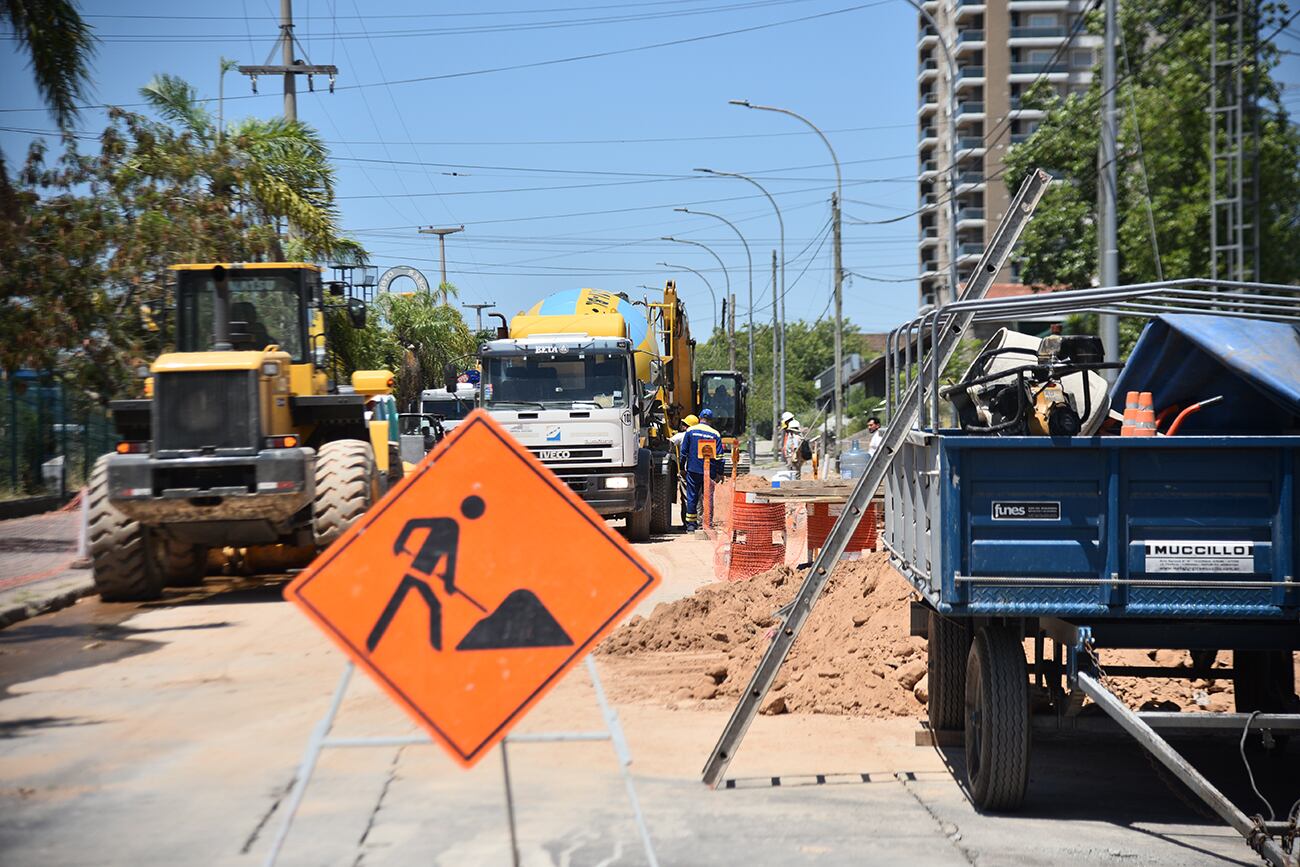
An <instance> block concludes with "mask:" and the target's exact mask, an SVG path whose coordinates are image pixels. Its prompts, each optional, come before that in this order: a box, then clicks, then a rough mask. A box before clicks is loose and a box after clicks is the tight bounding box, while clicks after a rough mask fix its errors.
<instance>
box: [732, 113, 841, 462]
mask: <svg viewBox="0 0 1300 867" xmlns="http://www.w3.org/2000/svg"><path fill="white" fill-rule="evenodd" d="M730 103H731V104H732V105H739V106H743V107H744V108H752V109H755V110H757V111H774V112H776V113H777V114H784V115H788V116H789V117H792V118H794V119H795V120H797V121H800V122H802V123H803V124H804V125H806V126H807V127H808V128H809V129H811V130H812V131H813V132H815V133H817V136H818V137H819V138H820V139H821V140H822V144H824V145H826V150H828V151H830V153H831V162H832V163H834V165H835V192H834V194H833V195H832V197H831V227H832V234H833V238H834V241H833V244H832V247H831V253H832V256H833V258H834V261H833V262H832V265H831V267H832V270H833V271H834V280H835V452H834V453H835V455H836V456H838V455H839V453H840V438H841V436H842V434H843V432H844V428H843V423H844V408H843V402H844V268H843V267H842V263H843V261H844V252H843V249H842V248H841V243H842V242H841V237H840V203H841V200H842V199H843V197H844V177H843V175H842V174H841V173H840V159H839V157H838V156H836V155H835V148H833V147H831V141H830V139H828V138H827V137H826V134H825V133H824V132H822V131H821V129H820V128H819V127H818V126H817V124H815V123H813V122H812V121H810V120H809V119H808V118H806V117H804V116H803V115H801V114H799V113H798V112H795V111H791V110H790V109H788V108H777V107H776V106H771V105H754V104H753V103H751V102H750V101H749V100H747V99H733V100H730Z"/></svg>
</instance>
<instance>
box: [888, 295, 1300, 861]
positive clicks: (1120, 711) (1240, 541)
mask: <svg viewBox="0 0 1300 867" xmlns="http://www.w3.org/2000/svg"><path fill="white" fill-rule="evenodd" d="M1228 297H1231V296H1228ZM1229 303H1230V302H1229ZM1258 303H1259V304H1260V305H1266V306H1268V307H1270V308H1271V307H1272V306H1274V305H1278V306H1280V305H1282V304H1283V303H1286V304H1294V296H1290V297H1287V298H1271V297H1270V298H1266V299H1265V300H1263V301H1260V302H1258ZM1175 307H1176V306H1175ZM1183 309H1185V308H1183ZM1229 309H1231V308H1229ZM1291 310H1292V312H1294V308H1291ZM1278 318H1280V319H1285V318H1286V317H1278ZM906 342H907V340H906V337H905V338H904V340H903V342H901V343H899V342H896V343H895V346H898V347H903V345H904V343H906ZM900 351H901V349H900ZM1039 360H1040V359H1033V360H1032V362H1031V363H1033V362H1037V361H1039ZM1101 367H1104V365H1101ZM912 370H914V368H913V367H912V366H911V364H910V359H908V358H905V357H902V356H899V357H898V358H897V359H896V360H895V363H893V364H892V365H891V375H893V376H896V377H902V378H906V377H908V376H909V375H914V374H912V373H911V371H912ZM977 372H979V371H977ZM1039 373H1041V371H1039ZM1071 375H1076V376H1081V375H1087V374H1080V373H1079V372H1078V371H1077V370H1076V371H1075V373H1074V374H1071ZM985 379H986V382H984V383H982V385H985V386H987V385H989V384H991V383H996V382H1001V383H1003V384H1005V383H1007V382H1010V381H1011V380H1010V379H1009V378H1008V376H1006V375H1004V376H1002V378H1001V379H994V380H991V381H990V380H988V378H987V377H985ZM967 381H971V380H970V377H968V380H967ZM1061 381H1064V380H1063V379H1062V380H1061ZM1035 388H1037V386H1036V385H1035V384H1034V383H1030V384H1029V387H1028V393H1029V394H1030V396H1031V398H1033V397H1035V391H1034V390H1035ZM935 391H936V392H937V393H938V394H943V395H944V396H946V397H952V396H953V394H954V392H955V391H968V390H964V389H961V388H959V387H957V386H950V387H948V388H946V389H945V388H941V387H938V386H937V385H936V387H935ZM1076 391H1077V389H1076ZM1130 391H1145V392H1151V394H1152V396H1153V403H1154V407H1155V408H1156V409H1167V410H1169V411H1167V412H1164V413H1163V415H1164V417H1163V418H1161V419H1160V421H1159V422H1158V423H1157V429H1156V430H1155V435H1133V436H1125V435H1109V432H1110V431H1114V433H1115V434H1119V433H1120V430H1119V429H1118V428H1119V427H1120V424H1121V423H1120V422H1119V421H1118V419H1116V420H1115V421H1110V422H1109V423H1108V424H1109V428H1107V427H1102V428H1101V430H1102V431H1103V432H1102V433H1099V434H1095V435H1092V436H1083V435H1073V436H1068V435H1064V436H1062V435H1039V436H1035V435H1005V434H1004V433H1003V431H1006V430H1007V428H1006V427H1002V428H1000V429H998V426H999V425H1000V424H1003V421H1002V419H1001V417H998V416H997V414H996V412H990V411H988V407H983V409H984V410H985V412H984V415H983V416H982V417H981V418H982V419H983V420H984V422H987V423H985V424H982V425H981V424H970V425H962V426H951V427H950V426H945V425H943V424H935V421H936V420H939V421H942V420H943V419H944V415H945V413H944V411H943V410H937V411H936V410H934V409H932V410H931V411H930V412H929V413H928V415H929V421H928V423H927V422H926V420H925V418H924V416H925V415H926V413H924V412H923V413H921V417H920V418H919V419H918V421H917V422H916V423H915V424H914V425H912V426H911V428H910V429H909V430H908V432H907V435H906V436H905V437H904V438H903V440H902V442H901V445H900V446H899V447H898V449H897V452H896V454H895V455H894V456H893V459H892V461H891V462H890V465H889V468H888V470H887V471H886V476H885V516H886V518H885V532H884V534H883V538H884V541H885V546H886V547H887V549H888V551H889V554H890V559H891V563H892V564H893V565H894V567H895V568H896V569H897V570H898V571H899V572H900V573H901V574H902V575H903V576H904V577H905V578H906V579H907V580H908V581H909V582H910V583H911V585H912V586H913V587H914V588H915V590H916V591H917V594H918V596H919V601H917V602H916V603H914V607H913V631H914V632H915V633H916V634H922V635H925V636H927V638H928V640H929V683H928V686H929V701H928V705H929V711H928V712H929V722H930V726H931V728H933V729H934V730H936V733H937V734H936V736H937V737H941V736H942V734H943V733H944V732H960V735H952V736H950V737H952V738H954V739H956V740H957V742H959V743H964V746H965V753H966V768H967V777H968V779H967V783H968V785H969V790H970V794H971V797H972V799H973V800H974V802H975V804H976V805H977V806H978V807H980V808H982V809H986V810H1012V809H1015V808H1017V807H1018V806H1020V805H1021V804H1022V802H1023V801H1024V800H1025V798H1026V792H1027V786H1028V779H1029V756H1030V742H1031V730H1033V729H1035V728H1054V729H1057V730H1068V729H1070V728H1072V727H1074V726H1073V725H1072V720H1074V719H1076V718H1077V717H1078V715H1079V713H1080V711H1081V710H1082V709H1083V705H1084V704H1085V697H1086V698H1088V699H1091V700H1092V702H1093V703H1095V704H1096V705H1098V706H1100V708H1101V710H1103V711H1105V712H1106V714H1107V715H1109V716H1110V717H1111V718H1113V719H1114V721H1115V722H1116V723H1118V724H1119V726H1120V727H1121V728H1123V729H1124V730H1125V731H1127V732H1129V733H1130V734H1132V735H1133V736H1134V737H1136V738H1137V739H1138V740H1139V741H1140V742H1141V744H1142V745H1143V746H1144V747H1145V748H1146V749H1147V750H1149V751H1151V752H1152V753H1153V754H1154V756H1155V757H1156V758H1157V759H1159V760H1160V761H1161V762H1162V763H1163V764H1164V765H1165V766H1166V767H1168V768H1169V769H1171V770H1172V771H1173V772H1174V773H1175V774H1176V775H1177V776H1178V777H1179V778H1180V779H1182V780H1183V782H1184V783H1186V784H1187V785H1188V786H1189V787H1190V788H1191V789H1192V790H1193V791H1194V792H1195V793H1196V794H1197V795H1198V796H1200V797H1201V798H1202V799H1203V800H1204V801H1205V802H1206V803H1207V804H1209V805H1210V806H1211V807H1212V808H1213V809H1214V810H1215V811H1216V812H1217V813H1218V814H1219V815H1220V816H1221V817H1222V818H1223V819H1224V820H1225V821H1227V822H1228V823H1229V824H1231V825H1233V827H1235V828H1236V829H1237V830H1238V831H1239V832H1240V833H1241V834H1242V835H1243V836H1244V837H1245V838H1246V839H1247V841H1248V842H1249V843H1250V844H1251V845H1252V846H1253V847H1254V848H1255V849H1256V851H1257V852H1259V854H1260V855H1261V856H1262V857H1263V858H1264V859H1265V860H1266V861H1268V862H1269V863H1272V864H1276V865H1288V864H1289V865H1294V864H1296V863H1300V862H1298V861H1297V849H1296V819H1297V816H1296V813H1297V812H1300V811H1298V810H1297V809H1296V807H1293V808H1292V811H1291V814H1290V815H1286V816H1282V815H1277V816H1273V817H1270V818H1265V817H1263V816H1260V815H1253V816H1252V815H1247V814H1246V813H1245V812H1244V811H1243V810H1242V809H1240V808H1238V807H1237V806H1236V805H1234V804H1233V803H1232V802H1230V801H1229V800H1228V799H1227V798H1226V797H1225V796H1224V795H1223V794H1222V793H1221V792H1220V791H1219V790H1218V789H1216V788H1215V787H1214V786H1213V785H1212V784H1211V783H1210V782H1209V781H1208V780H1207V779H1206V778H1205V777H1204V776H1202V775H1201V774H1200V773H1199V772H1198V771H1197V770H1196V769H1195V768H1194V767H1192V766H1191V765H1190V764H1189V763H1187V762H1186V761H1184V760H1183V758H1182V757H1181V756H1180V755H1179V754H1178V753H1177V751H1176V750H1174V748H1173V747H1172V746H1170V744H1169V742H1168V741H1167V740H1166V739H1165V737H1164V735H1163V734H1162V732H1165V733H1167V732H1168V731H1171V730H1188V729H1194V730H1196V731H1200V732H1204V733H1207V734H1208V732H1209V730H1211V729H1220V730H1225V729H1226V730H1230V731H1231V732H1233V733H1234V734H1235V735H1237V736H1240V735H1241V734H1242V732H1243V731H1245V730H1246V729H1247V728H1249V729H1250V731H1251V736H1252V738H1256V739H1259V740H1262V741H1263V742H1264V744H1265V745H1266V746H1267V747H1271V748H1272V749H1275V750H1276V749H1284V748H1285V747H1286V740H1287V733H1288V732H1293V731H1295V730H1296V729H1300V715H1297V714H1298V712H1300V701H1298V700H1297V696H1296V684H1295V676H1294V668H1293V660H1294V656H1293V654H1294V653H1295V651H1297V650H1300V581H1297V576H1300V562H1297V559H1298V558H1300V552H1298V551H1297V547H1296V541H1295V540H1296V531H1297V529H1298V528H1300V490H1298V489H1297V485H1296V467H1297V464H1298V463H1300V331H1298V328H1297V325H1295V324H1293V323H1291V322H1287V321H1262V320H1260V319H1258V318H1252V317H1250V316H1235V315H1231V314H1229V315H1223V314H1221V313H1217V312H1216V313H1215V314H1214V315H1200V314H1185V313H1168V314H1165V315H1161V316H1159V317H1158V318H1154V319H1152V320H1151V322H1150V323H1148V325H1147V326H1146V330H1145V331H1144V333H1143V336H1142V337H1141V338H1140V340H1139V342H1138V344H1137V346H1136V347H1135V349H1134V351H1133V353H1132V355H1131V357H1130V358H1129V360H1128V362H1127V364H1125V365H1124V367H1123V369H1122V371H1121V372H1120V375H1119V378H1118V380H1117V381H1116V382H1115V384H1114V386H1113V387H1112V388H1111V389H1110V390H1109V395H1110V396H1109V397H1108V398H1107V407H1108V408H1109V409H1110V411H1111V412H1110V413H1109V414H1110V415H1111V416H1112V417H1115V416H1119V415H1121V414H1123V413H1124V410H1125V409H1126V408H1127V407H1126V403H1125V401H1126V395H1127V394H1128V392H1130ZM967 396H968V395H967V394H962V395H960V397H963V398H964V397H967ZM980 397H982V398H983V399H985V400H986V401H987V403H988V404H989V406H992V405H993V404H994V403H995V402H996V398H997V395H990V394H988V393H987V392H986V393H983V394H982V395H980ZM954 402H956V401H954ZM977 402H978V401H977ZM1202 403H1203V404H1204V406H1203V411H1199V412H1198V411H1191V412H1188V413H1182V412H1181V410H1182V409H1183V408H1185V407H1188V406H1193V405H1198V406H1199V405H1200V404H1202ZM1007 405H1009V404H1005V403H1004V404H1003V406H1007ZM1038 406H1039V407H1040V408H1041V406H1042V404H1041V402H1040V403H1039V404H1038ZM1032 410H1033V407H1032V406H1031V407H1030V411H1032ZM1176 415H1183V416H1184V419H1183V423H1181V424H1180V425H1179V427H1178V429H1177V430H1176V431H1175V432H1174V434H1175V435H1172V436H1171V435H1166V432H1167V431H1168V430H1169V429H1170V428H1171V427H1172V420H1173V418H1174V417H1175V416H1176ZM975 417H976V416H975V415H970V416H969V417H968V418H975ZM1134 418H1136V416H1134ZM990 419H992V421H991V422H990V421H989V420H990ZM990 427H991V428H994V429H997V430H995V431H994V432H990V431H989V430H988V429H989V428H990ZM1137 427H1138V425H1137V424H1136V423H1134V425H1133V428H1134V429H1136V428H1137ZM972 428H974V430H972ZM1108 648H1142V649H1147V650H1155V649H1165V648H1168V649H1178V650H1189V651H1191V656H1192V660H1193V664H1192V666H1191V667H1186V666H1183V667H1178V668H1172V669H1171V668H1159V667H1157V666H1155V665H1154V664H1153V665H1150V666H1123V667H1121V666H1118V665H1114V666H1107V665H1104V664H1102V661H1101V657H1102V656H1103V655H1104V654H1102V651H1104V650H1105V649H1108ZM1221 651H1230V652H1231V656H1232V666H1231V669H1230V670H1225V669H1223V668H1215V669H1211V665H1212V663H1213V661H1214V659H1215V657H1216V655H1217V654H1218V653H1219V652H1221ZM1120 676H1123V677H1165V678H1185V679H1188V680H1191V679H1196V678H1225V677H1231V679H1232V681H1233V684H1234V693H1235V702H1236V707H1235V713H1222V714H1211V713H1169V712H1148V711H1141V710H1134V709H1130V708H1129V707H1128V706H1126V705H1125V704H1124V703H1123V702H1121V701H1120V700H1119V699H1118V698H1116V697H1115V695H1114V693H1113V692H1112V690H1111V689H1109V687H1108V678H1111V677H1120ZM1296 741H1300V738H1293V739H1292V743H1291V745H1290V747H1291V749H1292V750H1294V749H1295V746H1296V743H1295V742H1296ZM1082 770H1083V769H1081V771H1082ZM1292 802H1296V804H1297V806H1300V780H1297V781H1296V785H1295V791H1294V792H1293V793H1292V794H1291V795H1290V796H1289V797H1287V798H1286V801H1285V804H1283V805H1282V806H1286V805H1287V804H1291V803H1292Z"/></svg>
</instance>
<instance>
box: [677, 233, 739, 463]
mask: <svg viewBox="0 0 1300 867" xmlns="http://www.w3.org/2000/svg"><path fill="white" fill-rule="evenodd" d="M673 210H674V211H677V212H678V213H682V214H694V215H695V216H697V217H712V218H713V219H715V220H721V221H722V222H724V223H726V224H727V225H728V226H730V227H731V231H733V232H735V233H736V237H737V238H739V239H740V243H741V244H742V245H743V246H744V248H745V262H746V263H747V265H748V268H749V312H748V314H747V315H748V317H749V335H748V336H749V379H748V382H749V383H750V384H751V386H752V384H753V382H754V257H753V256H751V255H750V253H749V242H748V241H746V240H745V236H744V235H742V234H741V232H740V229H737V228H736V224H735V223H733V222H731V221H730V220H728V219H727V218H726V217H724V216H722V215H721V214H714V213H711V212H709V211H692V210H691V209H690V208H673ZM754 443H755V435H754V420H753V419H752V418H750V419H749V453H750V454H751V455H752V454H754Z"/></svg>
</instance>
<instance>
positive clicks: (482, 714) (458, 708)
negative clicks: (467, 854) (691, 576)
mask: <svg viewBox="0 0 1300 867" xmlns="http://www.w3.org/2000/svg"><path fill="white" fill-rule="evenodd" d="M658 581H659V577H658V575H656V574H655V573H654V571H653V570H651V569H650V567H649V566H647V565H646V564H645V563H644V562H643V561H642V560H641V558H640V557H639V556H638V555H637V554H636V553H635V551H634V550H633V549H632V548H631V547H630V546H629V545H628V544H627V543H626V542H625V541H624V540H623V539H622V538H621V537H620V536H619V534H618V533H617V532H616V531H615V530H613V529H612V528H610V527H609V526H607V525H606V524H605V522H604V520H602V519H601V517H600V516H599V515H597V514H596V513H595V512H593V511H592V510H591V508H590V507H589V506H587V505H586V504H585V503H583V502H582V500H580V499H579V498H578V497H577V496H576V495H575V494H573V493H572V491H570V490H569V488H568V486H567V485H565V484H564V483H563V482H562V481H560V480H559V479H558V478H557V477H556V476H555V475H554V474H552V473H551V472H550V471H549V470H547V469H546V468H545V467H544V466H543V465H542V464H541V463H540V462H539V461H538V460H537V459H536V458H535V457H534V456H533V455H532V454H531V453H529V452H528V450H527V449H525V448H524V447H522V446H521V445H519V444H518V443H517V442H516V441H515V440H514V439H513V438H512V437H511V436H510V435H509V434H507V433H506V432H505V431H504V430H502V429H501V427H500V426H498V425H497V423H496V422H494V421H492V419H491V417H490V416H488V415H487V414H486V413H484V412H482V411H475V412H474V413H472V414H471V415H470V416H469V417H468V418H467V419H466V420H465V422H464V423H463V424H461V425H460V426H459V427H458V428H457V429H456V430H455V431H454V432H453V433H452V434H451V435H450V436H448V437H447V439H445V440H444V441H443V442H441V443H439V445H438V446H437V447H436V448H435V449H434V450H433V451H432V452H431V453H430V454H429V455H428V457H426V458H425V460H424V462H423V463H421V465H420V466H419V467H418V468H417V469H416V470H415V471H414V472H413V473H411V474H410V475H409V476H408V477H407V478H406V479H404V480H403V481H402V482H401V483H400V484H399V485H398V486H397V487H396V488H394V489H393V490H392V491H391V492H390V493H389V494H388V496H387V497H385V498H384V499H383V500H382V501H381V502H380V503H379V504H378V505H376V506H375V507H374V508H372V509H371V510H370V511H369V512H368V513H367V514H366V516H365V517H364V518H363V519H362V520H361V521H358V522H357V524H356V525H355V526H353V527H352V528H351V529H350V530H349V531H347V532H346V533H344V534H343V535H342V536H341V537H340V538H339V539H338V540H337V541H336V542H335V543H334V544H333V545H332V546H331V547H330V548H329V549H328V550H327V551H326V552H325V553H324V554H322V555H321V556H320V557H318V558H317V560H316V562H315V563H313V564H312V566H311V567H310V568H308V569H307V570H305V571H304V572H303V573H302V574H301V575H299V576H298V577H297V578H296V579H295V580H294V581H293V583H292V584H290V585H289V587H288V588H287V590H286V591H285V593H286V596H287V597H288V598H289V600H290V601H292V602H294V603H295V604H296V605H298V606H299V607H300V608H301V609H302V610H303V611H304V612H306V613H307V615H308V616H309V617H310V618H311V619H312V620H313V621H315V622H316V624H317V625H318V626H319V627H320V628H321V629H322V630H323V631H324V632H325V633H326V635H328V636H329V637H330V638H331V639H333V640H334V641H335V642H336V643H337V644H338V645H339V646H340V647H341V648H342V649H343V650H344V652H346V653H347V654H348V656H349V657H351V658H352V660H353V661H354V662H355V663H356V664H357V665H359V666H360V667H362V668H363V669H365V670H366V671H367V672H368V673H369V674H370V675H371V677H373V678H374V679H375V680H376V682H378V683H379V684H380V686H381V687H383V689H384V690H385V691H386V692H387V693H388V694H389V695H390V696H391V697H392V698H393V699H394V700H395V701H396V702H397V703H398V704H399V705H400V706H401V707H402V708H403V709H405V710H406V711H407V712H408V713H410V714H411V715H412V716H413V717H414V718H415V719H416V720H417V721H418V722H419V723H420V724H421V725H422V726H423V727H424V728H426V729H427V730H428V731H429V733H430V734H431V735H433V737H434V739H435V740H437V741H438V742H440V743H441V744H442V745H443V746H445V747H446V748H447V749H448V751H449V752H450V753H451V754H452V755H453V757H455V758H456V760H457V761H459V762H460V763H461V764H463V765H465V766H466V767H468V766H470V765H472V764H473V763H474V762H476V761H477V760H478V759H479V758H481V757H482V756H483V754H484V753H486V752H487V751H488V750H489V749H490V748H491V747H492V746H493V745H494V744H495V743H497V742H498V741H500V740H501V738H503V737H504V736H505V735H506V733H507V732H508V731H509V729H510V727H511V726H512V725H514V723H515V722H517V721H518V720H519V718H520V717H522V716H523V714H524V713H526V712H527V711H528V709H529V708H530V707H532V706H533V705H534V704H535V703H536V702H537V701H538V700H540V699H541V697H542V696H543V695H544V694H545V692H546V691H547V690H548V689H550V688H551V687H552V686H554V684H555V683H556V682H558V680H559V679H560V678H561V677H562V676H563V675H564V673H565V672H566V671H568V670H569V668H571V667H572V666H573V665H574V664H576V663H577V662H579V661H580V660H581V659H582V658H583V656H585V655H586V654H587V652H588V651H590V650H591V648H592V647H594V646H595V644H596V643H597V642H598V641H600V639H601V638H603V637H604V636H605V635H606V634H607V633H608V632H609V631H610V630H612V629H613V627H614V625H615V624H617V622H618V621H619V620H620V619H621V618H622V617H623V616H625V615H626V614H627V613H628V612H629V611H631V609H632V608H633V607H634V606H635V605H636V603H637V602H638V601H639V600H640V599H642V598H643V597H644V596H645V595H646V594H647V593H648V592H649V591H650V590H651V589H652V588H653V587H654V586H655V585H656V584H657V583H658Z"/></svg>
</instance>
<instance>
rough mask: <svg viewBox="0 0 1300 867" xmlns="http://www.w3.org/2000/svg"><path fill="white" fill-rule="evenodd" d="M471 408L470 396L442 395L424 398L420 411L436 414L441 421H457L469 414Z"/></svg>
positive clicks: (426, 413) (471, 399) (472, 403)
mask: <svg viewBox="0 0 1300 867" xmlns="http://www.w3.org/2000/svg"><path fill="white" fill-rule="evenodd" d="M472 409H474V398H472V397H451V396H450V395H443V396H442V397H437V398H426V399H425V400H424V402H423V406H422V409H421V411H422V412H424V414H425V415H436V416H438V417H439V418H441V419H442V420H443V421H459V420H460V419H463V418H464V417H465V416H467V415H469V414H470V410H472Z"/></svg>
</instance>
